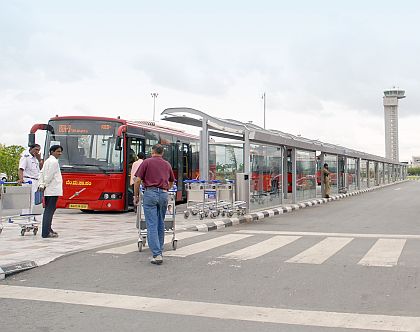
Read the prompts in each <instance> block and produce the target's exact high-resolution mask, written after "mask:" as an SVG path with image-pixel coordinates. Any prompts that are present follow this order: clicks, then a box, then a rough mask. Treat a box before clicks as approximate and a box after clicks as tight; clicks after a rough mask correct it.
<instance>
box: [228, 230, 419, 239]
mask: <svg viewBox="0 0 420 332" xmlns="http://www.w3.org/2000/svg"><path fill="white" fill-rule="evenodd" d="M236 233H240V234H266V235H296V236H334V237H355V238H386V239H420V235H408V234H407V235H404V234H359V233H322V232H293V231H258V230H242V231H237V232H236Z"/></svg>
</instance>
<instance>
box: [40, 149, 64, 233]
mask: <svg viewBox="0 0 420 332" xmlns="http://www.w3.org/2000/svg"><path fill="white" fill-rule="evenodd" d="M62 153H63V147H62V146H61V145H52V146H51V147H50V156H49V158H48V159H47V160H46V161H45V162H44V166H43V167H42V171H41V174H40V177H39V189H40V190H42V191H44V199H45V210H44V215H43V217H42V237H43V238H48V237H57V236H58V234H57V232H54V231H53V230H52V228H51V226H52V219H53V215H54V212H55V210H56V208H57V200H58V197H59V196H62V195H63V178H62V176H61V171H60V165H59V164H58V158H60V156H61V154H62Z"/></svg>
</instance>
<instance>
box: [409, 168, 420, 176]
mask: <svg viewBox="0 0 420 332" xmlns="http://www.w3.org/2000/svg"><path fill="white" fill-rule="evenodd" d="M407 171H408V175H420V167H409V168H408V169H407Z"/></svg>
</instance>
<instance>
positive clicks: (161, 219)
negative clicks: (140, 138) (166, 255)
mask: <svg viewBox="0 0 420 332" xmlns="http://www.w3.org/2000/svg"><path fill="white" fill-rule="evenodd" d="M162 157H163V146H162V145H160V144H155V145H154V146H153V147H152V157H151V158H148V159H146V160H144V161H143V162H142V163H141V165H140V167H139V169H138V170H137V172H136V180H135V182H134V203H135V204H138V202H139V188H140V184H142V185H143V187H144V188H145V191H144V195H143V210H144V216H145V219H146V227H147V241H148V243H149V248H150V250H151V251H152V255H153V258H152V260H151V263H152V264H157V265H160V264H162V262H163V258H162V251H163V245H164V238H165V214H166V208H167V206H168V190H169V189H170V188H172V186H173V184H174V180H175V177H174V173H173V171H172V167H171V165H170V164H169V163H168V162H167V161H166V160H164V159H163V158H162Z"/></svg>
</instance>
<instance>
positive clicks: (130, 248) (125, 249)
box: [97, 232, 205, 255]
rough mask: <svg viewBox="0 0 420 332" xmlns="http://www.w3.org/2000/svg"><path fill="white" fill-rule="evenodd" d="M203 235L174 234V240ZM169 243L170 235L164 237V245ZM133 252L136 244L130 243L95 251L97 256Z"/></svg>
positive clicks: (170, 240)
mask: <svg viewBox="0 0 420 332" xmlns="http://www.w3.org/2000/svg"><path fill="white" fill-rule="evenodd" d="M204 234H205V233H200V232H181V233H179V234H176V236H175V238H176V239H177V240H183V239H188V238H190V237H195V236H199V235H204ZM171 242H172V235H166V236H165V243H171ZM134 251H138V248H137V242H135V243H130V244H127V245H125V246H120V247H112V248H107V249H104V250H100V251H97V253H98V254H115V255H125V254H128V253H130V252H134Z"/></svg>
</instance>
